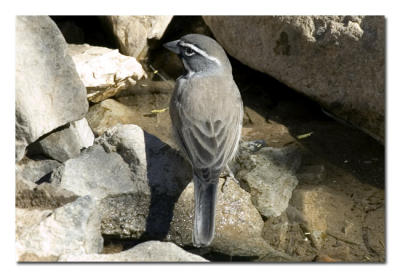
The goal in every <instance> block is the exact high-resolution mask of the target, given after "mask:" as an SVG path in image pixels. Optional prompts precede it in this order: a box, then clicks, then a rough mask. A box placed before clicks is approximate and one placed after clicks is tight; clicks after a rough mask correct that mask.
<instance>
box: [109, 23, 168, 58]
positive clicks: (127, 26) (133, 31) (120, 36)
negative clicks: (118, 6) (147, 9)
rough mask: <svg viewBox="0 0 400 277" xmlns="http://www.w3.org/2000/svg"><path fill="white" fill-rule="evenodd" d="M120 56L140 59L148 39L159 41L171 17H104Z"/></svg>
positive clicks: (144, 53) (144, 52) (145, 49)
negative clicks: (116, 42)
mask: <svg viewBox="0 0 400 277" xmlns="http://www.w3.org/2000/svg"><path fill="white" fill-rule="evenodd" d="M103 19H104V21H105V22H106V24H108V25H109V28H110V29H111V30H112V32H113V33H114V35H115V37H116V38H117V41H118V44H119V49H120V51H121V53H122V54H125V55H128V56H132V57H135V58H138V59H140V57H144V56H145V55H146V54H147V50H148V39H153V38H155V39H160V38H161V36H162V35H163V33H164V31H165V29H166V28H167V26H168V24H169V22H170V21H171V19H172V16H106V17H104V18H103Z"/></svg>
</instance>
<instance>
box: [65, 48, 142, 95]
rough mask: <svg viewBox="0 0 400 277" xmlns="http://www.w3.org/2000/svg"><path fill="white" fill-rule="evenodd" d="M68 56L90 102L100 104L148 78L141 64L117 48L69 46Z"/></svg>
mask: <svg viewBox="0 0 400 277" xmlns="http://www.w3.org/2000/svg"><path fill="white" fill-rule="evenodd" d="M68 53H69V54H70V56H71V57H72V59H73V61H74V63H75V65H76V70H77V71H78V74H79V77H80V78H81V80H82V82H83V84H84V85H85V87H86V88H87V92H88V99H89V100H90V101H91V102H94V103H97V102H100V101H102V100H104V99H106V98H109V97H112V96H114V95H115V94H117V93H118V92H119V91H120V90H122V89H124V88H126V87H127V86H128V85H132V84H135V83H136V81H137V80H139V79H141V78H143V77H146V73H145V72H144V70H143V68H142V66H141V65H140V63H138V62H137V61H136V59H135V58H133V57H128V56H124V55H121V54H120V53H119V51H118V50H117V49H110V48H106V47H98V46H90V45H88V44H83V45H78V44H69V45H68Z"/></svg>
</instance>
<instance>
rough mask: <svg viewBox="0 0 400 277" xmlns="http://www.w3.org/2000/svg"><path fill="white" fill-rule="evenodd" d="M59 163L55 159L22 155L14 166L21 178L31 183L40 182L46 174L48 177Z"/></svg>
mask: <svg viewBox="0 0 400 277" xmlns="http://www.w3.org/2000/svg"><path fill="white" fill-rule="evenodd" d="M60 165H61V163H60V162H58V161H55V160H50V159H41V160H32V159H29V158H27V157H24V158H23V159H22V160H21V161H19V162H18V163H17V164H16V165H15V166H16V169H17V171H18V172H20V174H21V177H22V178H24V179H26V180H28V181H30V182H33V183H36V182H38V183H41V182H42V181H44V179H46V177H47V176H48V177H50V176H49V175H50V174H51V172H52V171H53V170H54V169H55V168H57V167H59V166H60Z"/></svg>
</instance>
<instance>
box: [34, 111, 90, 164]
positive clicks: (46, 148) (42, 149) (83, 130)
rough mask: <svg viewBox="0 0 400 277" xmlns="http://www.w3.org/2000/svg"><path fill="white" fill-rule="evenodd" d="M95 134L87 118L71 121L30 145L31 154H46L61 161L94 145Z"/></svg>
mask: <svg viewBox="0 0 400 277" xmlns="http://www.w3.org/2000/svg"><path fill="white" fill-rule="evenodd" d="M93 141H94V135H93V132H92V129H91V128H90V126H89V124H88V122H87V120H86V118H82V119H81V120H78V121H74V122H71V123H69V124H67V125H66V126H62V127H61V128H58V129H56V130H55V131H53V132H51V133H49V134H47V135H45V136H44V137H42V138H40V139H39V140H37V141H36V142H35V143H33V144H31V145H29V147H28V154H29V155H33V156H35V155H44V156H47V157H50V158H52V159H55V160H57V161H60V162H65V161H66V160H68V159H70V158H74V157H77V156H78V155H79V153H80V151H81V149H83V148H87V147H89V146H91V145H93Z"/></svg>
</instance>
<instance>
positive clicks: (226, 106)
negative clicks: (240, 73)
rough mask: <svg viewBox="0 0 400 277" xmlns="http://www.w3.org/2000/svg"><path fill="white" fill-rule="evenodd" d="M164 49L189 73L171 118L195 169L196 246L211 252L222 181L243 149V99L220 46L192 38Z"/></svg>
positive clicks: (175, 97) (180, 86)
mask: <svg viewBox="0 0 400 277" xmlns="http://www.w3.org/2000/svg"><path fill="white" fill-rule="evenodd" d="M164 46H165V47H166V48H167V49H169V50H171V51H173V52H174V53H176V54H178V55H179V56H180V58H181V60H182V62H183V64H184V67H185V70H186V74H184V75H182V76H180V77H179V78H178V79H177V81H176V85H175V91H174V94H173V96H172V98H171V102H170V116H171V120H172V126H173V132H174V135H175V138H176V140H177V143H178V145H179V146H180V148H181V149H182V151H183V152H184V153H185V155H186V156H187V158H188V160H189V161H190V162H191V164H192V168H193V182H194V187H195V190H194V193H195V218H194V229H193V244H194V245H195V246H197V247H200V246H207V245H209V244H210V243H211V241H212V239H213V237H214V228H215V227H214V221H215V205H216V199H217V185H218V179H219V175H220V173H221V171H222V170H223V169H224V168H225V167H226V166H227V163H228V162H229V161H230V160H231V159H232V158H233V157H234V155H235V152H236V151H237V148H238V144H239V139H240V133H241V129H242V118H243V104H242V99H241V97H240V92H239V90H238V88H237V86H236V84H235V82H234V80H233V76H232V68H231V65H230V62H229V60H228V57H227V56H226V54H225V51H224V50H223V49H222V47H221V46H220V45H219V44H218V43H217V42H216V41H215V40H213V39H211V38H209V37H207V36H203V35H198V34H190V35H186V36H184V37H182V38H181V39H179V40H176V41H172V42H169V43H167V44H165V45H164Z"/></svg>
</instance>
